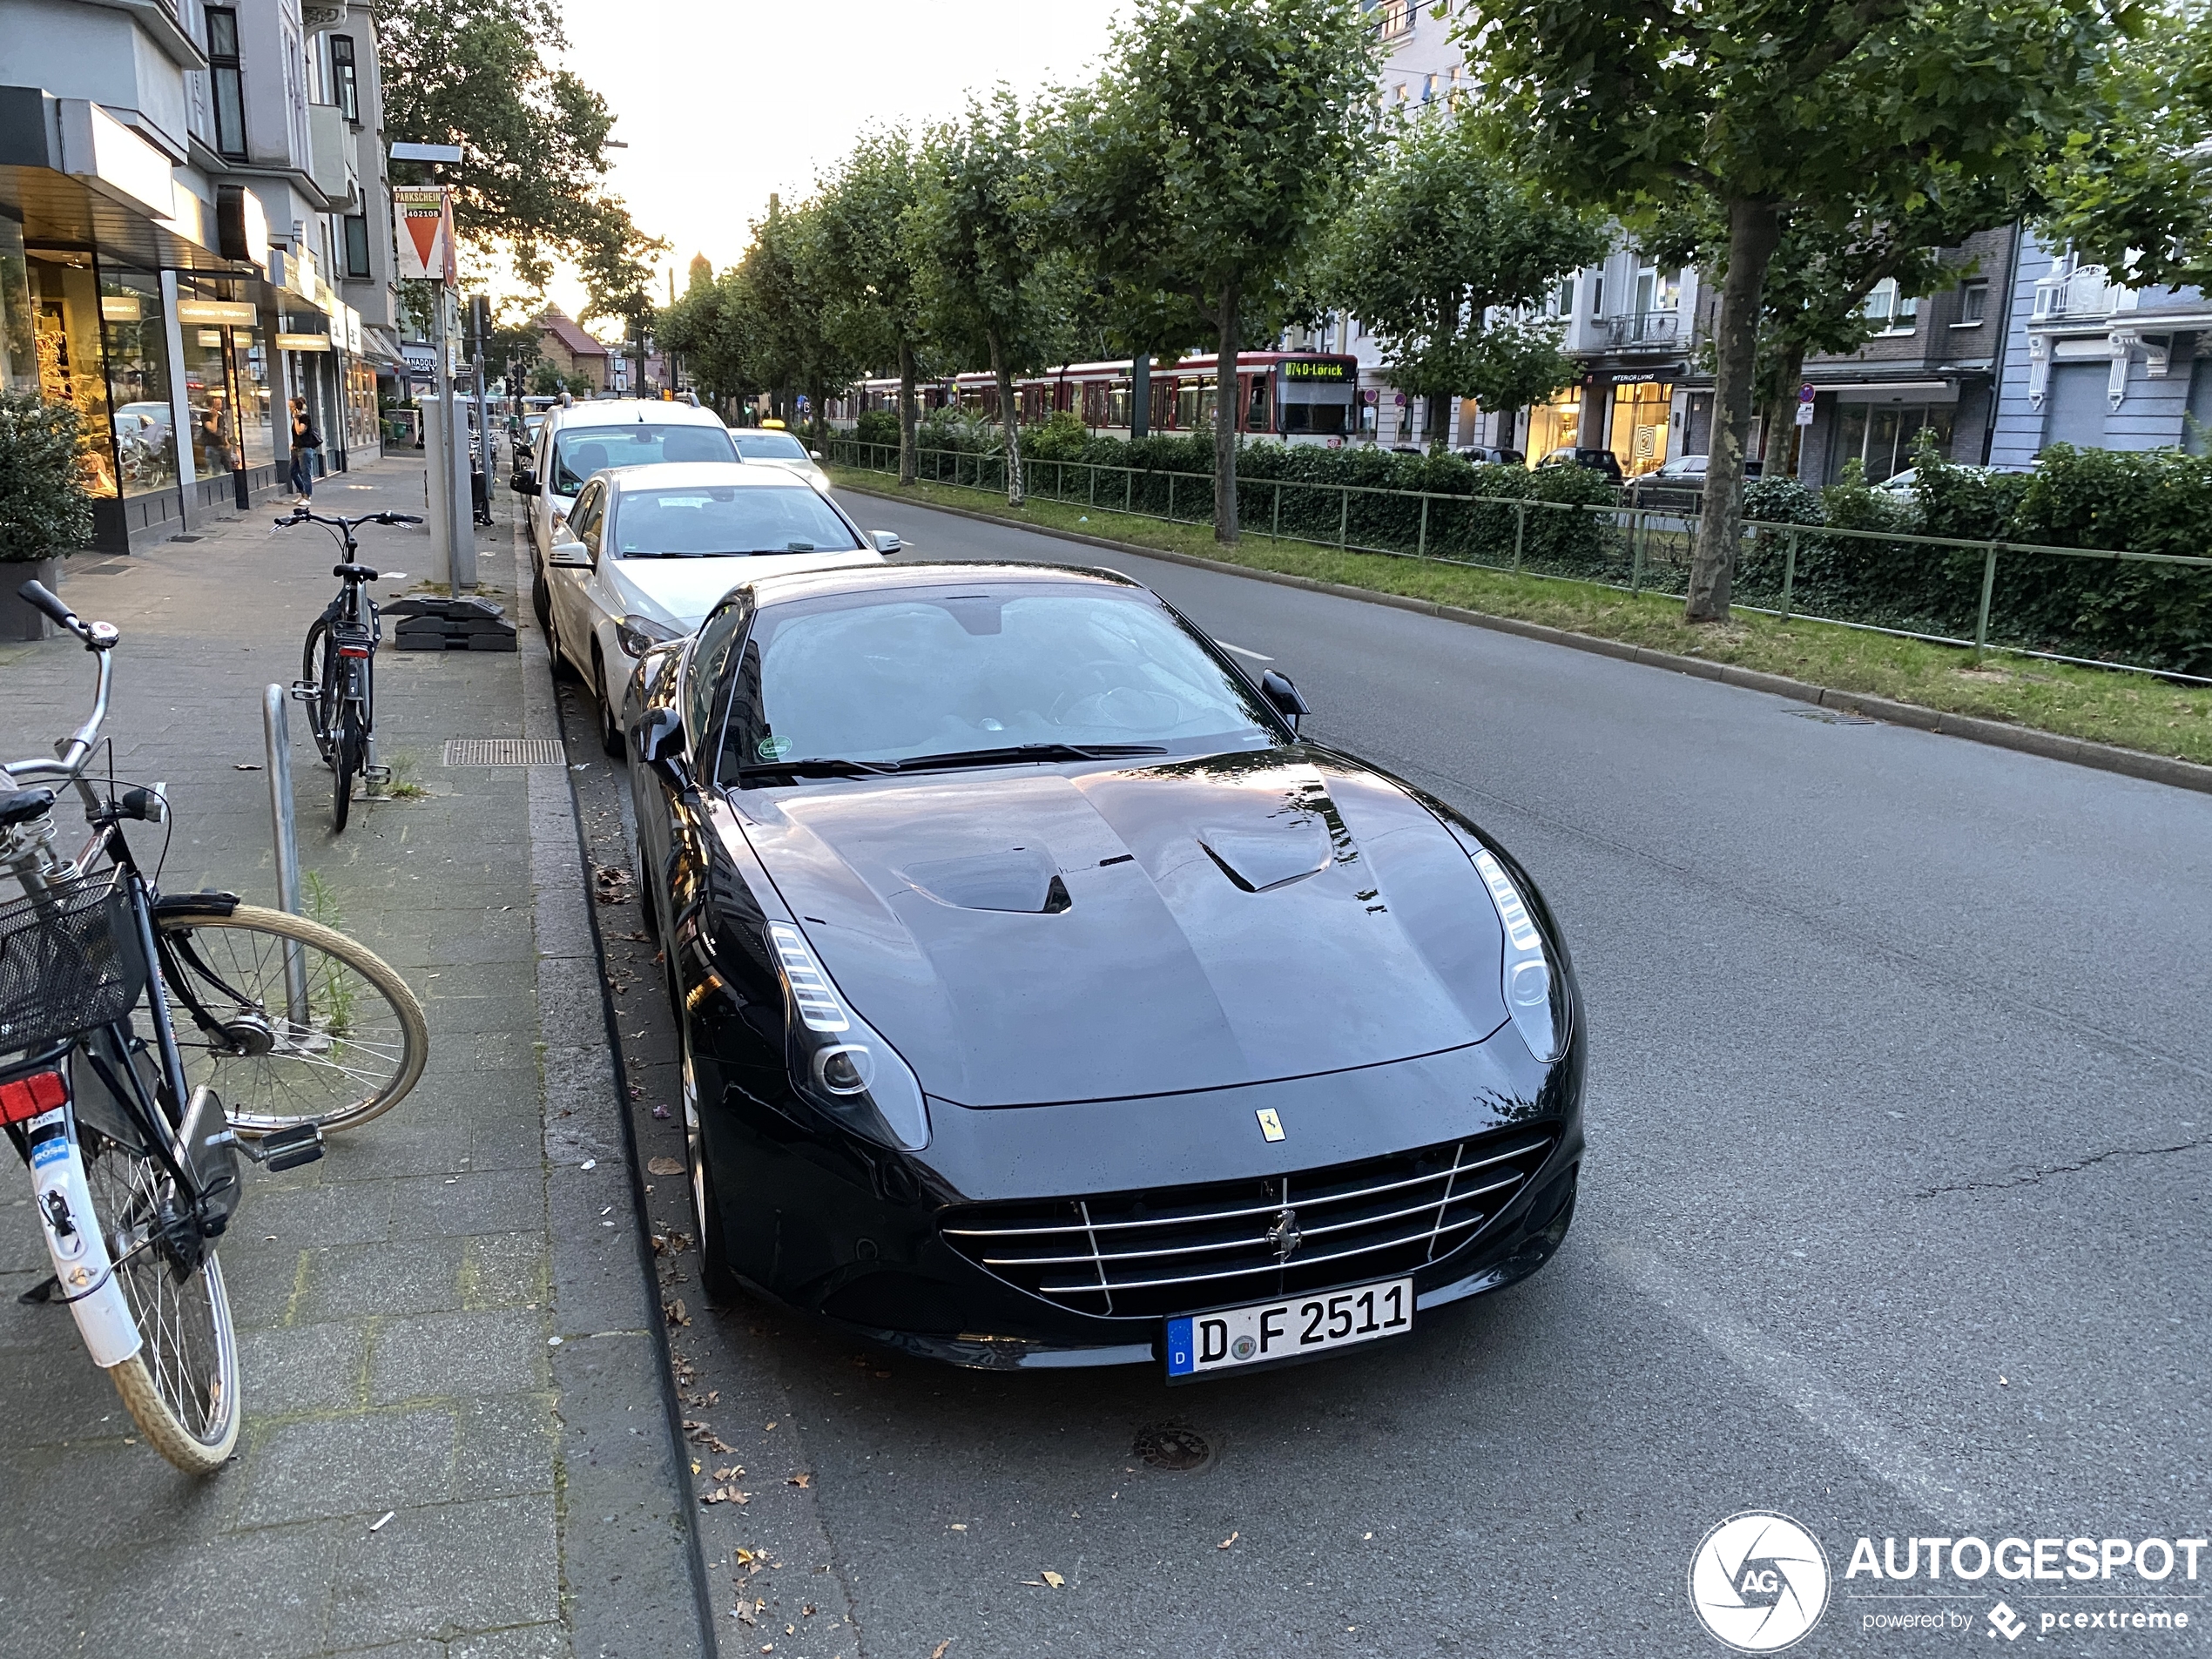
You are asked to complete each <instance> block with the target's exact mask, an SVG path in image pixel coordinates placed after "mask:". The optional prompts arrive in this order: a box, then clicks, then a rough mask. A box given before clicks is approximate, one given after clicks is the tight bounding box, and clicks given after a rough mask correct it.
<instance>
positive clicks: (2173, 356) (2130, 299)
mask: <svg viewBox="0 0 2212 1659" xmlns="http://www.w3.org/2000/svg"><path fill="white" fill-rule="evenodd" d="M2208 334H2212V295H2208V294H2206V293H2203V292H2202V290H2200V289H2196V288H2131V287H2126V286H2125V285H2123V284H2121V283H2117V282H2114V281H2113V280H2112V278H2111V275H2110V273H2108V272H2107V271H2106V269H2105V268H2104V267H2103V266H2097V265H2084V264H2082V263H2081V262H2080V259H2079V257H2078V256H2076V255H2075V254H2074V253H2070V252H2068V251H2067V250H2065V249H2062V248H2060V249H2054V248H2048V247H2046V246H2044V245H2043V244H2042V243H2041V242H2040V241H2038V240H2037V239H2036V238H2035V237H2034V235H2033V233H2024V234H2023V235H2022V236H2021V238H2020V257H2019V260H2018V262H2017V266H2016V268H2015V270H2014V273H2013V286H2012V307H2011V316H2010V319H2009V323H2008V326H2007V327H2006V330H2005V344H2004V378H2003V392H2002V395H2001V396H2000V398H1999V400H1998V406H1997V417H1996V422H1995V430H1994V434H1993V442H1992V443H1991V446H1990V451H1989V459H1990V461H1991V462H1992V463H1993V464H1994V465H1998V466H2004V467H2027V466H2030V465H2032V464H2033V462H2034V460H2035V456H2036V455H2037V453H2038V452H2039V451H2040V450H2041V449H2042V448H2044V447H2045V446H2046V445H2047V444H2053V443H2070V444H2074V445H2075V446H2077V447H2079V448H2092V449H2156V448H2181V449H2186V450H2187V451H2188V453H2189V454H2191V455H2206V454H2212V444H2208V442H2207V440H2208V438H2212V344H2206V343H2202V342H2206V341H2207V336H2208Z"/></svg>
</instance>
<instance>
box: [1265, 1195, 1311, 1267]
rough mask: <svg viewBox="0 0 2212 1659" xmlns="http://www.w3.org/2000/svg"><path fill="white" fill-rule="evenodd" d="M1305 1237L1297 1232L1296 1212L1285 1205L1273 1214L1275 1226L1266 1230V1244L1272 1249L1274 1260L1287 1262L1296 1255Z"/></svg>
mask: <svg viewBox="0 0 2212 1659" xmlns="http://www.w3.org/2000/svg"><path fill="white" fill-rule="evenodd" d="M1267 1242H1268V1243H1269V1244H1271V1245H1272V1246H1273V1247H1274V1251H1275V1259H1276V1260H1277V1261H1278V1262H1287V1261H1288V1260H1290V1259H1291V1257H1293V1256H1295V1255H1296V1254H1298V1245H1299V1244H1302V1243H1304V1242H1305V1234H1304V1233H1302V1232H1300V1231H1298V1211H1295V1210H1293V1209H1291V1207H1290V1206H1289V1205H1288V1204H1285V1206H1284V1207H1283V1208H1282V1209H1280V1210H1278V1211H1276V1212H1275V1224H1274V1225H1273V1226H1272V1227H1270V1228H1269V1229H1268V1230H1267Z"/></svg>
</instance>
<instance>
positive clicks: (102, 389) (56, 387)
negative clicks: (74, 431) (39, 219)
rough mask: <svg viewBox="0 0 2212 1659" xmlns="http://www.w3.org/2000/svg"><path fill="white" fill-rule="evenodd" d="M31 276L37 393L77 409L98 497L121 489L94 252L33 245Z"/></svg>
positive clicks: (87, 481)
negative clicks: (48, 250) (50, 249)
mask: <svg viewBox="0 0 2212 1659" xmlns="http://www.w3.org/2000/svg"><path fill="white" fill-rule="evenodd" d="M24 266H25V274H26V276H27V277H28V278H29V285H28V286H29V291H30V312H31V320H32V326H33V327H34V328H35V330H36V338H35V341H34V349H35V351H36V353H37V366H38V395H39V397H40V398H41V399H43V400H44V401H46V402H48V403H65V404H67V405H69V406H70V407H71V408H74V409H75V410H76V411H77V419H78V438H77V445H78V449H77V453H78V465H79V466H80V467H81V468H82V469H84V487H85V489H88V490H89V491H91V493H92V494H93V495H95V496H109V497H112V496H114V495H115V494H116V493H117V483H116V464H115V435H114V432H113V429H112V428H111V426H110V424H109V419H108V410H109V404H108V395H107V371H106V368H105V361H104V356H103V353H102V351H101V346H100V293H99V285H98V282H96V281H95V280H93V275H92V256H91V254H89V253H41V252H39V251H37V250H36V249H33V250H31V251H30V253H28V254H27V255H26V258H25V260H24Z"/></svg>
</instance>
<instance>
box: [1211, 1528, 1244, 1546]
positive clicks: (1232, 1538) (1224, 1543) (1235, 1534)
mask: <svg viewBox="0 0 2212 1659" xmlns="http://www.w3.org/2000/svg"><path fill="white" fill-rule="evenodd" d="M1243 1536H1244V1534H1242V1533H1240V1532H1232V1533H1231V1534H1229V1536H1228V1537H1226V1538H1224V1539H1223V1540H1222V1541H1220V1542H1219V1543H1217V1544H1216V1545H1215V1546H1214V1548H1216V1549H1226V1548H1229V1546H1230V1545H1231V1544H1233V1543H1235V1542H1236V1541H1238V1539H1239V1538H1242V1537H1243Z"/></svg>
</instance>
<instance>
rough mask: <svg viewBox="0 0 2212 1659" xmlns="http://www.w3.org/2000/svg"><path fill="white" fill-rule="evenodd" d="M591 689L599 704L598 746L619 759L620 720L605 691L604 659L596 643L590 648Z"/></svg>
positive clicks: (605, 668) (620, 747) (620, 753)
mask: <svg viewBox="0 0 2212 1659" xmlns="http://www.w3.org/2000/svg"><path fill="white" fill-rule="evenodd" d="M591 691H592V697H593V699H594V701H596V702H597V704H598V705H599V747H600V749H601V750H602V751H604V752H605V753H606V754H608V755H609V756H610V757H612V758H614V759H621V757H622V752H623V735H622V722H621V720H620V719H618V718H617V717H616V715H615V704H614V698H612V697H610V696H609V695H608V692H607V664H606V660H605V659H604V658H602V657H601V656H600V655H599V648H598V646H597V645H594V646H593V647H592V648H591Z"/></svg>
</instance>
